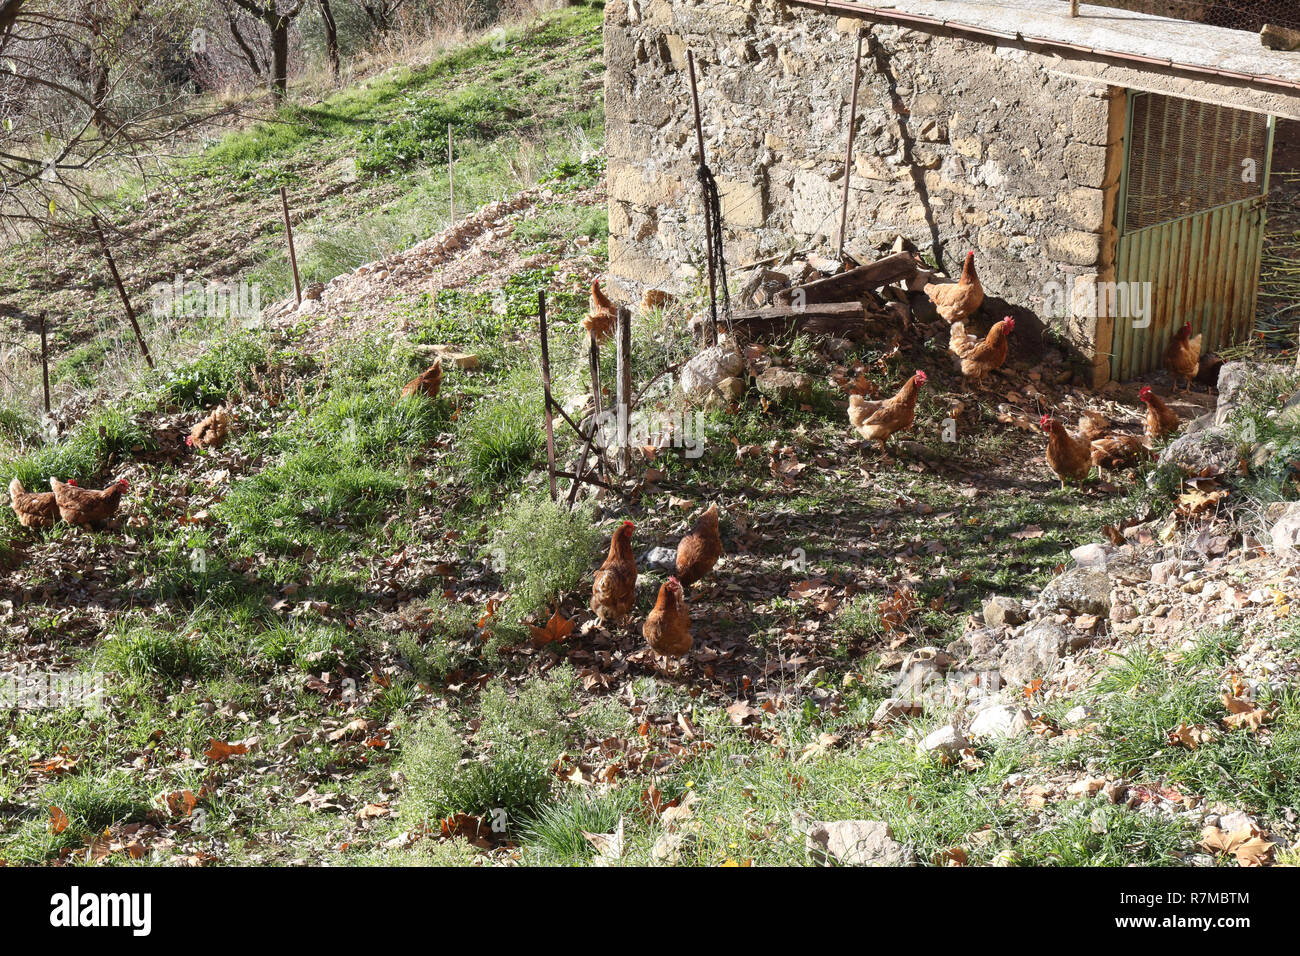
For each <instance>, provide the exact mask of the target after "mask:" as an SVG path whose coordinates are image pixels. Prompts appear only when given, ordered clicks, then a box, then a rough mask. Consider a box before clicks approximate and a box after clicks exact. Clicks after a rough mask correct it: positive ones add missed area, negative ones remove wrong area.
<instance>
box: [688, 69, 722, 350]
mask: <svg viewBox="0 0 1300 956" xmlns="http://www.w3.org/2000/svg"><path fill="white" fill-rule="evenodd" d="M686 68H687V70H688V71H689V73H690V77H691V106H692V108H693V109H694V111H695V145H696V148H697V149H698V150H699V152H700V169H704V168H705V164H704V125H703V123H701V121H700V94H699V91H698V90H697V89H696V87H695V54H694V53H692V52H691V51H690V50H687V51H686ZM700 187H701V189H702V190H703V198H704V246H705V249H706V250H707V252H708V260H709V340H710V341H709V344H710V345H717V344H718V294H717V290H716V288H715V287H716V285H717V278H716V277H715V275H714V271H713V225H712V223H711V222H710V219H709V216H710V208H711V202H710V199H709V191H708V189H707V188H705V187H704V183H703V181H701V183H700ZM719 226H721V223H719Z"/></svg>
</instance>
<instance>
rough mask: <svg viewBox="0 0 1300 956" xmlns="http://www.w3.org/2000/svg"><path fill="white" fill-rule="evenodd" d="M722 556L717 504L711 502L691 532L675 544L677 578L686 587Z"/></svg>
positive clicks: (708, 569) (710, 568) (710, 569)
mask: <svg viewBox="0 0 1300 956" xmlns="http://www.w3.org/2000/svg"><path fill="white" fill-rule="evenodd" d="M720 557H722V538H721V537H720V536H719V535H718V506H717V505H716V504H711V505H709V507H708V508H707V509H705V511H704V513H703V514H702V515H700V517H699V520H698V521H696V522H695V527H694V528H692V529H691V533H690V534H688V535H687V536H686V537H684V538H682V540H681V543H679V544H678V545H677V578H678V580H680V581H681V583H682V584H683V585H685V586H686V587H690V586H691V585H692V584H694V583H695V582H696V581H699V580H701V579H702V578H703V577H704V576H705V575H706V574H708V573H709V572H710V571H712V570H713V566H714V565H715V564H717V563H718V558H720Z"/></svg>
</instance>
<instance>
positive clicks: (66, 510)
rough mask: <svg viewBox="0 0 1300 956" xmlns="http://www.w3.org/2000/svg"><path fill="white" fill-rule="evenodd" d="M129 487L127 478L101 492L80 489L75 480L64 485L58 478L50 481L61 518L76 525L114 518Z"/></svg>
mask: <svg viewBox="0 0 1300 956" xmlns="http://www.w3.org/2000/svg"><path fill="white" fill-rule="evenodd" d="M127 487H128V486H127V481H126V479H125V478H119V479H117V481H115V482H113V483H112V484H111V485H109V486H108V487H107V488H104V489H103V490H100V491H97V490H95V489H93V488H82V487H79V486H78V485H77V483H76V481H75V480H74V481H69V482H67V483H64V482H62V481H59V479H57V478H51V479H50V488H51V489H53V491H54V501H55V503H56V504H57V505H58V508H59V517H60V518H62V519H63V520H64V521H66V522H67V523H68V524H76V525H95V524H99V523H100V522H101V521H107V520H108V519H109V518H111V517H113V515H114V513H116V511H117V506H118V505H120V504H121V503H122V493H123V492H125V491H126V489H127Z"/></svg>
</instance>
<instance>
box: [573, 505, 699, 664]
mask: <svg viewBox="0 0 1300 956" xmlns="http://www.w3.org/2000/svg"><path fill="white" fill-rule="evenodd" d="M633 530H635V526H634V525H633V524H632V522H631V521H624V522H623V523H622V524H621V525H620V526H619V529H618V530H617V531H615V532H614V536H613V538H612V539H611V540H610V542H609V555H608V556H607V557H606V558H605V563H604V564H602V565H601V566H600V567H599V568H598V569H597V570H596V577H595V580H594V582H593V583H592V589H591V610H592V611H593V612H594V613H595V615H596V617H597V618H599V619H600V621H601V623H602V624H608V623H616V622H619V621H622V620H625V619H626V618H627V617H628V616H629V615H630V614H631V613H632V611H633V610H634V609H635V607H636V577H637V567H636V556H635V555H634V554H633V553H632V532H633ZM721 556H722V538H721V537H720V536H719V535H718V506H717V505H716V504H711V505H709V507H708V508H706V509H705V510H704V513H703V514H701V515H700V517H699V519H698V520H697V521H696V522H695V526H694V527H693V528H692V529H691V532H690V533H689V534H688V535H686V537H684V538H682V540H681V542H680V543H679V544H678V545H677V574H676V575H675V576H673V577H670V578H669V579H668V580H667V581H666V582H665V583H664V584H662V585H660V587H659V597H658V600H656V601H655V606H654V608H653V609H652V610H651V611H650V613H649V615H647V616H646V619H645V624H644V625H643V626H642V628H641V633H642V635H643V636H644V637H645V639H646V643H647V644H649V645H650V650H651V651H652V652H654V653H655V654H656V655H658V656H660V657H665V658H680V657H682V656H683V655H685V654H686V653H687V651H689V650H690V649H691V645H692V643H693V641H692V638H691V616H690V612H689V610H688V609H687V607H686V598H685V595H684V589H685V588H687V587H689V586H690V585H692V584H695V583H696V582H697V581H699V580H701V579H702V578H704V577H705V576H706V575H707V574H708V573H709V572H710V571H712V570H713V566H714V565H715V564H717V563H718V558H720V557H721Z"/></svg>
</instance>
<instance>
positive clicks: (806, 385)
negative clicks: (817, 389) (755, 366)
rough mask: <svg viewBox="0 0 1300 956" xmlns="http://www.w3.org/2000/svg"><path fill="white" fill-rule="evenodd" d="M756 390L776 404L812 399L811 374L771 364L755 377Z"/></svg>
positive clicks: (795, 402)
mask: <svg viewBox="0 0 1300 956" xmlns="http://www.w3.org/2000/svg"><path fill="white" fill-rule="evenodd" d="M754 384H755V385H757V386H758V390H759V391H760V392H762V393H763V394H764V395H766V396H767V397H768V398H770V399H771V400H772V401H774V402H776V403H777V404H778V405H794V404H800V403H806V402H809V401H811V400H812V392H813V380H812V376H811V375H805V374H804V373H803V372H796V371H794V370H793V369H788V368H782V367H781V366H779V365H773V366H772V367H771V368H769V369H767V370H766V371H764V372H763V374H762V375H760V376H759V377H758V378H757V379H755V381H754Z"/></svg>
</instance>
